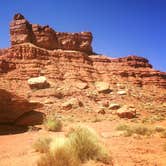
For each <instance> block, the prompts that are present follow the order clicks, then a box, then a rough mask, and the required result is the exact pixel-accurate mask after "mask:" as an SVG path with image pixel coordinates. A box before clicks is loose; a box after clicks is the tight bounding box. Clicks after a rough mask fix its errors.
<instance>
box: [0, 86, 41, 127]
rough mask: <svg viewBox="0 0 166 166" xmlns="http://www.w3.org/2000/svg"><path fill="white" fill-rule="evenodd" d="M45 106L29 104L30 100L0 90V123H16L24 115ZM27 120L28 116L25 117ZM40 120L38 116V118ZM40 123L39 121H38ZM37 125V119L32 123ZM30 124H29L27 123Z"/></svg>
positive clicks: (34, 103) (35, 103)
mask: <svg viewBox="0 0 166 166" xmlns="http://www.w3.org/2000/svg"><path fill="white" fill-rule="evenodd" d="M42 106H43V105H42V104H40V103H37V102H29V101H28V100H26V99H24V98H22V97H19V96H17V95H15V94H14V93H12V92H8V91H6V90H4V89H0V123H15V121H17V119H19V118H20V117H21V116H22V115H26V114H27V113H29V112H31V111H32V110H34V109H37V108H40V107H42ZM25 118H26V116H25ZM36 118H37V119H38V116H36ZM37 121H38V122H39V120H37ZM32 122H33V123H34V124H35V123H36V119H35V117H34V118H33V120H31V123H32ZM27 124H28V123H27Z"/></svg>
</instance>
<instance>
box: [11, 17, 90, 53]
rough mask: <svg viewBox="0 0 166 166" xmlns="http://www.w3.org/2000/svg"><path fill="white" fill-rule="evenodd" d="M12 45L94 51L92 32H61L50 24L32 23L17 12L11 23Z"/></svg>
mask: <svg viewBox="0 0 166 166" xmlns="http://www.w3.org/2000/svg"><path fill="white" fill-rule="evenodd" d="M10 35H11V45H12V46H14V45H17V44H22V43H32V44H35V45H36V46H38V47H41V48H45V49H48V50H53V49H63V50H75V51H83V52H86V53H92V47H91V42H92V34H91V33H90V32H81V33H61V32H56V31H54V30H53V29H52V28H50V27H49V26H40V25H38V24H30V23H29V22H28V21H27V20H26V19H25V18H24V16H23V15H21V14H16V15H15V16H14V19H13V21H12V22H11V24H10Z"/></svg>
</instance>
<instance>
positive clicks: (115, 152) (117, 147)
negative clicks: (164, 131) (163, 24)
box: [0, 117, 166, 166]
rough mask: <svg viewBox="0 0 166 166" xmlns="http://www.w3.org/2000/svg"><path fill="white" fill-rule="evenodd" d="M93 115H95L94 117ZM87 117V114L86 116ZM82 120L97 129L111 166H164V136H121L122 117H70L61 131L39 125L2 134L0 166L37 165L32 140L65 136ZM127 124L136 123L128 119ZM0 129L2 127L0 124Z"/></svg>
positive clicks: (165, 163) (162, 124)
mask: <svg viewBox="0 0 166 166" xmlns="http://www.w3.org/2000/svg"><path fill="white" fill-rule="evenodd" d="M93 118H94V117H93ZM89 119H90V117H89ZM80 122H81V123H83V124H85V125H88V126H90V127H92V128H94V129H95V130H96V132H97V133H98V134H99V136H100V138H101V141H102V142H103V143H104V144H105V145H106V147H107V148H108V149H109V151H110V154H111V156H112V158H113V163H114V166H166V151H165V150H164V144H166V138H161V137H160V136H158V135H152V136H149V137H145V136H130V137H124V136H122V135H120V134H119V133H118V131H116V130H115V128H116V127H117V125H119V124H120V123H124V122H129V120H121V119H113V120H107V119H104V118H103V119H98V120H92V117H91V120H90V121H88V120H87V121H86V120H85V119H84V120H83V118H82V120H78V119H77V120H76V119H75V121H74V122H73V121H72V120H71V119H70V121H67V122H66V123H64V127H63V130H62V132H58V133H55V132H48V131H46V130H45V129H43V128H42V126H39V127H41V129H40V130H38V131H26V132H25V131H24V130H18V129H17V130H16V131H18V133H17V132H15V133H13V134H10V133H11V131H13V129H12V130H11V131H9V130H8V131H9V133H2V132H1V135H0V166H36V162H37V160H38V158H39V157H40V154H39V153H37V152H35V151H34V149H33V148H32V145H33V143H34V142H35V140H36V139H37V138H39V137H41V136H52V137H56V136H59V135H64V134H65V132H66V131H67V130H68V128H69V127H70V125H73V124H76V123H80ZM129 123H130V125H133V124H135V122H131V121H130V122H129ZM158 125H160V126H165V125H166V121H162V122H157V123H155V124H151V126H158ZM1 128H2V126H1ZM89 165H99V166H101V165H103V164H92V163H91V164H89Z"/></svg>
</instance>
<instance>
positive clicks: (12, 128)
mask: <svg viewBox="0 0 166 166" xmlns="http://www.w3.org/2000/svg"><path fill="white" fill-rule="evenodd" d="M26 131H28V127H27V126H16V125H13V124H0V135H11V134H20V133H24V132H26Z"/></svg>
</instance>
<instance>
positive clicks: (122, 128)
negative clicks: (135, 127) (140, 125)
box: [116, 124, 129, 131]
mask: <svg viewBox="0 0 166 166" xmlns="http://www.w3.org/2000/svg"><path fill="white" fill-rule="evenodd" d="M128 129H129V126H128V125H126V124H120V125H118V126H117V127H116V130H119V131H124V130H128Z"/></svg>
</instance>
